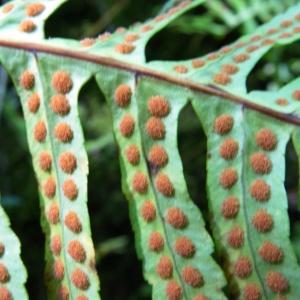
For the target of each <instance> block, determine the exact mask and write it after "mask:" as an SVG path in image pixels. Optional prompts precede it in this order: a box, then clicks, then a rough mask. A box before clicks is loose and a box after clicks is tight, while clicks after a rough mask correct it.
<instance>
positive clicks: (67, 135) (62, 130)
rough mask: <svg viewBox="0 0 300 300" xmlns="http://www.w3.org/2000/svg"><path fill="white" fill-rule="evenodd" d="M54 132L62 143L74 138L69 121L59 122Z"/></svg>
mask: <svg viewBox="0 0 300 300" xmlns="http://www.w3.org/2000/svg"><path fill="white" fill-rule="evenodd" d="M54 134H55V137H56V138H57V139H58V140H59V141H61V142H62V143H69V142H71V141H72V139H73V131H72V129H71V127H70V126H69V125H68V124H67V123H63V122H61V123H58V124H57V125H56V127H55V128H54Z"/></svg>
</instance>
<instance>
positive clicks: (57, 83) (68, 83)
mask: <svg viewBox="0 0 300 300" xmlns="http://www.w3.org/2000/svg"><path fill="white" fill-rule="evenodd" d="M51 84H52V87H53V88H54V90H55V91H56V92H58V93H60V94H67V93H69V92H70V91H71V89H72V87H73V81H72V79H71V77H70V74H69V73H68V72H66V71H57V72H55V73H54V74H53V76H52V80H51Z"/></svg>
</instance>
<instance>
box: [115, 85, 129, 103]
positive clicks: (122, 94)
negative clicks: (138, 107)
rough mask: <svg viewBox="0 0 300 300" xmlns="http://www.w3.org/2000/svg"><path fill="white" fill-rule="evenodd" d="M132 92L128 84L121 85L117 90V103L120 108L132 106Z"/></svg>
mask: <svg viewBox="0 0 300 300" xmlns="http://www.w3.org/2000/svg"><path fill="white" fill-rule="evenodd" d="M131 97H132V91H131V88H130V86H129V85H128V84H120V85H119V86H118V87H117V88H116V90H115V95H114V98H115V103H116V104H117V105H118V106H119V107H127V106H128V105H129V104H130V101H131Z"/></svg>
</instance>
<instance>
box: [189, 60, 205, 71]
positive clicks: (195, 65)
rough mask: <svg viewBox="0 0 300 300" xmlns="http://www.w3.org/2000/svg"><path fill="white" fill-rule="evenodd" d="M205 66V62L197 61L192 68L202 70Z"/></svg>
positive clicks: (194, 61) (193, 62)
mask: <svg viewBox="0 0 300 300" xmlns="http://www.w3.org/2000/svg"><path fill="white" fill-rule="evenodd" d="M204 65H205V61H204V60H202V59H195V60H193V61H192V66H193V68H195V69H198V68H202V67H203V66H204Z"/></svg>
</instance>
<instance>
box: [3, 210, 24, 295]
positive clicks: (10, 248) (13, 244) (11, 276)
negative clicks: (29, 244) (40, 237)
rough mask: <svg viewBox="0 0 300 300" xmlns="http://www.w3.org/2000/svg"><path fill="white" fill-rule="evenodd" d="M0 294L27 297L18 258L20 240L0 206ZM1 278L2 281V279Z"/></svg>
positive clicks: (22, 270)
mask: <svg viewBox="0 0 300 300" xmlns="http://www.w3.org/2000/svg"><path fill="white" fill-rule="evenodd" d="M0 249H1V250H0V252H1V254H0V269H1V286H0V291H1V292H0V295H1V296H3V297H4V295H10V296H11V297H13V298H14V299H24V300H25V299H28V296H27V293H26V290H25V287H24V284H25V281H26V278H27V273H26V270H25V268H24V265H23V262H22V261H21V258H20V242H19V240H18V238H17V236H16V235H15V234H14V232H13V231H12V230H11V228H10V223H9V219H8V217H7V215H6V213H5V211H4V210H3V208H2V207H1V206H0ZM2 280H3V281H2Z"/></svg>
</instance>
